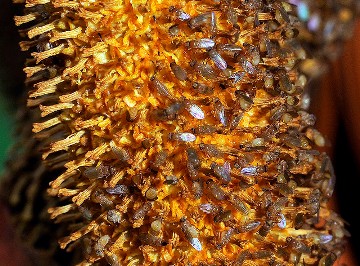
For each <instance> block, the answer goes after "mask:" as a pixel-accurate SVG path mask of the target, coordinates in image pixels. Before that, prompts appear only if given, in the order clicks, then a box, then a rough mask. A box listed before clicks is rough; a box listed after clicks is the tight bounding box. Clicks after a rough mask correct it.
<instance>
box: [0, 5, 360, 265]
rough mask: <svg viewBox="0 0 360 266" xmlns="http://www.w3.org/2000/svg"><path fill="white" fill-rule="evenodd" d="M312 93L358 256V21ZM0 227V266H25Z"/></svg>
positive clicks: (7, 57)
mask: <svg viewBox="0 0 360 266" xmlns="http://www.w3.org/2000/svg"><path fill="white" fill-rule="evenodd" d="M20 10H21V8H20V6H16V5H13V4H12V3H11V1H10V0H1V1H0V171H2V169H3V166H4V161H5V159H6V157H7V156H8V151H9V148H10V146H11V143H12V142H13V141H14V139H15V136H14V135H13V134H14V133H13V132H14V120H15V114H16V109H17V102H18V98H19V97H20V96H21V95H22V94H23V92H24V88H23V81H24V79H25V75H24V74H23V71H22V67H23V64H24V61H25V54H24V53H22V52H20V49H19V46H18V42H19V41H20V38H19V35H18V32H17V29H16V27H15V25H14V22H13V16H14V15H15V14H20ZM312 89H313V91H312V94H313V95H312V104H311V111H312V112H313V113H314V114H315V115H316V116H317V128H318V129H319V130H320V132H322V133H323V134H324V135H325V136H326V138H327V139H328V141H329V144H330V145H329V146H327V147H326V148H325V150H326V152H328V154H329V155H330V156H331V158H332V160H333V164H334V167H335V172H336V175H337V183H336V191H335V198H336V201H335V203H334V204H335V206H336V208H338V211H339V213H340V215H341V216H342V217H343V218H344V219H345V220H346V222H347V223H348V224H349V225H348V230H349V231H350V233H351V235H352V237H351V239H350V241H351V246H352V249H353V253H354V254H360V226H359V225H360V215H359V212H360V167H359V165H360V23H357V27H356V29H355V34H354V36H353V38H352V39H351V40H349V41H348V42H347V43H346V45H345V48H344V53H343V55H342V56H341V58H340V59H339V60H337V61H336V62H333V63H332V64H331V67H330V69H329V72H328V73H327V74H326V75H325V76H324V77H323V78H322V79H321V80H319V82H316V83H314V84H313V86H312ZM0 209H1V206H0ZM0 215H1V216H2V217H5V216H4V215H6V213H4V214H3V211H1V212H0ZM0 227H1V230H0V232H2V233H0V266H2V265H7V266H13V265H25V264H24V258H23V257H22V256H21V254H20V253H14V252H15V251H14V246H15V245H16V243H14V241H13V240H10V239H11V230H10V229H9V228H8V227H7V225H6V222H5V221H4V219H1V223H0ZM4 227H5V228H6V229H5V230H4ZM4 239H6V240H5V241H4ZM4 243H5V244H4ZM19 252H21V251H19ZM9 254H11V256H9ZM16 254H17V255H16ZM7 257H10V259H9V258H7ZM7 259H9V260H7ZM2 263H3V264H2ZM356 265H357V264H356Z"/></svg>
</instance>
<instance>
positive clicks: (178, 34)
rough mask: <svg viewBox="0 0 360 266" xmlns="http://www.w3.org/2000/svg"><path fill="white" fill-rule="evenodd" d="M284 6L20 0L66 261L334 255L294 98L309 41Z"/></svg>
mask: <svg viewBox="0 0 360 266" xmlns="http://www.w3.org/2000/svg"><path fill="white" fill-rule="evenodd" d="M292 2H294V1H289V2H286V1H278V0H272V1H270V0H269V1H260V0H251V1H240V0H237V1H230V0H218V1H216V0H198V1H194V0H193V1H191V0H189V1H184V0H181V1H176V2H175V1H169V0H157V1H155V0H133V1H127V0H124V1H119V0H117V1H115V0H101V1H99V0H98V1H96V0H95V1H90V0H89V1H88V0H83V1H76V0H75V1H68V0H53V1H51V0H27V1H26V3H25V6H26V8H25V14H24V15H21V16H18V17H16V18H15V22H16V24H18V25H19V26H20V25H22V24H24V25H25V27H24V29H23V30H22V33H24V34H26V35H27V37H28V38H29V40H26V41H23V42H21V44H20V45H21V48H22V49H23V50H29V51H30V54H31V57H32V58H31V59H29V60H28V62H27V63H26V67H25V69H24V71H25V73H26V74H27V76H28V80H27V85H28V86H29V87H30V88H31V90H30V91H29V99H28V106H29V107H35V106H39V109H40V111H41V117H42V118H41V119H40V120H39V121H37V122H35V123H34V124H33V132H34V136H35V137H36V138H38V139H41V143H42V159H43V160H44V163H45V166H46V167H50V169H62V172H61V173H60V174H59V175H58V176H57V177H55V178H54V180H52V181H51V182H50V187H49V188H48V190H47V193H48V195H50V196H52V197H53V198H54V199H56V203H55V204H53V207H51V208H49V209H48V212H49V213H50V216H51V219H54V220H55V221H56V222H57V223H59V224H61V225H62V226H64V228H65V227H66V226H68V225H69V226H70V228H71V229H72V232H71V233H70V234H69V235H68V236H64V237H63V238H61V239H60V240H59V243H60V246H61V248H64V249H66V248H67V249H69V250H72V249H81V250H82V251H83V253H84V255H83V261H82V262H81V263H80V264H79V265H107V264H110V265H227V264H230V265H294V264H295V263H300V264H299V265H326V266H328V265H332V263H333V262H334V261H335V260H336V258H337V257H338V256H339V255H340V254H341V253H342V251H343V248H344V243H345V238H344V235H345V234H346V230H345V229H344V227H343V226H344V224H343V221H342V220H341V218H340V217H338V216H337V214H336V213H334V212H333V211H332V210H331V209H329V208H328V206H327V201H328V199H329V198H330V197H331V196H332V192H333V189H334V182H335V176H334V171H333V169H332V166H331V162H330V160H329V158H328V156H327V155H326V154H324V153H320V152H319V151H318V150H317V146H323V145H324V143H325V140H324V137H322V135H321V134H320V133H319V132H318V131H317V130H316V129H315V128H313V126H314V123H315V117H314V116H313V115H311V114H309V113H308V112H307V111H306V105H307V103H306V99H305V100H304V99H303V95H304V90H305V89H307V84H308V81H307V80H308V76H307V75H309V73H305V72H306V71H304V68H300V66H304V65H303V63H304V62H305V60H307V59H308V58H307V51H306V50H305V49H304V48H303V47H304V46H303V44H304V43H307V44H311V41H314V38H310V39H309V38H304V36H306V35H304V34H301V35H300V37H301V38H299V37H297V36H298V33H299V32H300V33H304V32H305V33H306V32H309V30H310V31H311V28H310V29H309V28H306V27H304V22H306V21H307V20H309V18H307V17H306V18H304V16H302V13H300V11H301V10H299V9H297V8H296V3H292ZM349 6H350V4H349ZM308 11H309V10H308ZM350 13H351V12H350ZM351 14H352V13H351ZM351 19H352V17H349V20H344V21H343V22H344V24H346V23H348V22H349V23H350V21H351ZM326 41H327V43H330V42H331V41H333V39H329V40H326ZM315 43H318V42H317V40H315ZM320 47H321V45H320ZM319 49H320V48H319ZM45 166H44V167H45ZM79 216H81V219H80V218H79ZM75 222H76V224H74V223H75Z"/></svg>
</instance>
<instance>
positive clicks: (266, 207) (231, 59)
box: [99, 1, 334, 265]
mask: <svg viewBox="0 0 360 266" xmlns="http://www.w3.org/2000/svg"><path fill="white" fill-rule="evenodd" d="M249 2H250V4H249V5H251V6H252V7H254V6H257V5H260V4H259V3H260V2H259V1H249ZM221 3H222V4H223V8H224V10H225V11H224V12H223V13H224V14H225V17H226V19H227V21H228V22H229V23H231V24H232V25H233V32H232V33H231V35H230V36H228V39H229V40H231V41H230V42H229V43H217V42H216V38H217V35H218V34H219V30H218V27H217V23H218V21H217V15H216V13H215V11H210V12H206V13H203V14H200V15H197V16H195V17H191V16H190V15H189V14H187V13H186V12H184V11H183V10H181V9H178V8H176V7H171V8H170V9H169V11H170V13H171V14H173V16H174V17H175V20H176V21H177V24H175V25H173V26H171V27H170V29H169V34H170V35H172V36H176V35H177V34H179V31H180V28H181V27H179V24H180V23H183V24H186V25H187V27H188V28H189V29H191V30H194V31H201V32H203V33H204V34H205V33H207V34H209V36H208V37H203V38H200V39H196V40H191V41H187V42H186V43H185V47H186V49H187V50H188V51H189V53H190V52H192V51H194V58H196V57H197V54H198V53H201V54H202V55H203V54H205V55H206V58H207V59H206V60H209V61H206V60H205V61H204V62H200V61H196V60H193V61H191V62H190V64H189V66H188V69H185V68H184V67H182V66H181V65H179V64H177V63H176V62H172V63H170V69H171V72H172V74H173V75H174V76H175V78H176V79H177V80H178V81H179V82H180V83H181V84H184V83H189V82H190V83H191V88H192V89H193V91H194V92H195V93H196V94H198V95H203V96H206V97H207V98H204V99H205V100H200V101H194V100H189V99H186V98H184V97H182V98H177V97H175V96H174V95H173V94H172V92H171V91H170V90H169V89H168V87H167V86H166V84H165V83H164V82H162V81H161V80H160V79H159V78H157V77H156V75H154V76H153V77H152V78H151V79H150V84H151V86H152V87H153V88H154V89H155V91H156V92H157V93H158V94H159V95H160V96H163V97H165V99H166V101H168V102H170V104H169V105H168V106H167V107H166V108H164V109H156V110H154V112H153V118H154V119H155V120H157V121H163V122H167V121H171V120H176V119H177V117H178V115H179V114H180V113H181V112H183V111H185V112H187V113H188V114H189V115H190V116H191V117H192V118H193V119H195V120H198V122H200V121H205V120H206V115H207V114H206V113H205V111H204V110H203V109H202V107H201V105H207V106H209V105H211V106H212V107H213V112H212V113H213V115H214V116H215V118H216V119H217V121H218V123H217V124H216V125H209V124H202V125H201V124H200V125H199V126H197V127H195V128H193V129H192V130H191V131H189V132H174V133H170V134H169V135H168V139H169V140H170V141H176V142H181V143H185V144H188V145H189V147H187V148H186V149H185V154H186V158H187V160H186V169H187V172H188V175H189V177H190V182H191V184H192V186H191V188H190V190H191V191H192V192H191V193H192V195H193V196H194V198H195V199H200V198H202V196H203V195H204V190H206V192H205V193H206V196H207V197H208V198H211V199H212V201H209V202H207V203H202V204H200V205H199V210H200V211H201V212H203V213H204V214H205V215H211V216H212V217H213V218H212V219H213V222H214V223H221V222H224V223H226V224H230V225H231V226H228V227H227V229H226V230H224V231H223V232H221V233H220V235H219V237H218V239H217V240H216V243H215V247H216V249H221V248H223V247H224V246H226V245H227V244H228V243H229V242H230V241H231V239H232V237H233V236H235V235H237V234H241V233H248V232H254V236H255V237H256V238H257V239H259V240H261V239H264V238H265V237H266V236H267V235H268V234H269V232H270V231H271V229H272V228H274V227H275V226H277V227H278V228H279V229H284V228H286V227H287V218H286V216H285V215H284V214H283V209H284V208H285V207H286V205H287V203H288V197H287V196H289V195H292V194H293V195H294V194H295V191H294V189H293V188H291V187H289V186H288V185H286V184H278V186H274V189H275V188H277V189H278V190H279V194H280V195H284V197H279V198H278V199H277V200H275V201H274V200H273V199H272V196H271V193H270V192H265V193H263V195H262V196H261V197H260V196H259V202H261V203H260V205H261V208H260V209H261V210H262V211H263V212H265V217H266V219H265V220H263V219H260V218H259V219H255V220H253V221H248V222H246V223H244V224H240V225H239V224H234V222H232V221H234V219H233V218H234V217H233V213H232V211H231V210H226V209H224V208H223V207H221V204H216V202H219V203H221V202H224V201H228V202H230V204H231V206H232V207H233V208H235V209H236V210H237V211H239V212H240V213H242V214H243V215H245V216H246V215H249V213H250V212H251V211H253V210H252V209H253V208H259V207H258V206H256V204H255V203H254V202H250V203H249V202H246V201H244V200H242V199H240V198H239V197H237V196H236V195H233V194H231V193H229V192H227V190H226V189H224V188H226V186H227V185H228V184H230V183H231V182H232V181H233V175H234V172H237V174H238V175H239V176H241V177H242V178H243V180H246V182H247V183H248V184H247V185H249V186H251V185H254V184H255V183H256V182H257V180H258V177H259V176H260V175H261V174H262V173H265V172H266V171H267V169H266V166H261V165H255V166H254V165H251V164H249V162H247V163H248V164H247V165H246V164H244V162H243V161H242V163H235V164H234V165H233V167H234V168H235V169H234V170H233V169H232V166H231V163H230V162H229V161H226V160H225V161H223V163H221V164H220V163H216V162H212V163H211V164H210V169H207V172H206V174H207V175H211V176H213V177H215V180H213V179H208V180H206V181H203V180H202V179H200V178H199V172H200V171H203V169H202V161H201V158H200V156H199V151H200V152H201V153H202V154H203V155H204V156H206V157H207V158H225V156H227V157H229V156H235V157H241V156H240V155H241V154H242V151H255V152H259V151H260V152H262V153H263V154H264V157H263V159H264V160H265V161H269V162H270V161H274V160H278V159H279V157H280V152H279V151H267V150H266V143H267V141H269V140H270V139H271V138H273V137H274V136H275V135H276V132H278V131H279V129H280V126H279V124H280V122H279V121H280V120H284V119H285V118H287V116H286V115H288V116H290V117H291V118H296V117H299V116H300V117H301V115H299V113H298V112H297V108H296V107H295V106H296V104H297V103H298V101H296V100H294V99H297V98H296V97H293V96H291V95H292V94H296V93H299V92H298V91H296V89H294V87H295V86H294V85H293V84H292V81H291V80H290V78H289V76H288V75H287V74H286V71H284V70H283V68H281V69H277V70H274V72H277V75H276V77H277V78H276V81H275V75H274V74H272V73H271V72H269V71H268V70H267V69H266V67H258V66H260V62H261V53H260V50H259V48H258V47H257V46H255V45H250V44H244V45H243V46H242V47H240V46H239V45H237V44H236V42H237V41H238V39H239V36H240V28H239V26H238V24H237V23H238V13H237V11H236V9H235V8H234V7H233V6H232V5H231V4H230V2H228V1H221ZM220 5H221V4H220ZM276 8H278V9H279V10H280V16H281V17H282V20H283V21H285V22H287V23H289V22H290V19H289V16H288V14H287V12H286V11H285V10H284V8H283V7H282V6H281V5H276ZM269 10H271V8H269ZM255 17H256V19H255V21H254V23H255V25H254V26H255V27H256V26H259V25H260V20H261V19H259V16H258V15H256V16H255ZM291 37H293V36H291ZM265 44H266V53H267V55H268V56H274V54H276V52H275V51H278V50H279V49H280V48H279V47H280V46H279V44H276V43H275V42H274V41H270V40H265ZM199 51H201V52H199ZM209 62H211V64H210V63H209ZM235 66H236V68H237V69H242V70H241V71H236V70H235V69H236V68H235ZM189 69H190V70H191V71H192V72H191V73H189ZM264 69H265V70H264ZM194 73H195V74H194ZM191 74H192V75H197V77H198V78H197V80H196V81H192V80H191ZM249 77H250V80H251V78H253V79H257V80H259V79H262V80H263V84H264V87H265V88H274V87H275V86H276V85H277V86H276V88H277V89H278V94H279V95H280V97H282V98H285V99H286V101H287V105H280V106H278V107H277V108H275V109H274V110H273V111H272V116H271V118H270V122H273V124H272V125H270V126H269V127H267V128H265V129H264V130H262V131H259V132H260V133H259V136H258V137H256V138H255V139H254V140H253V141H251V142H250V143H247V144H245V145H243V144H241V145H239V149H233V148H226V147H218V146H216V145H214V144H205V143H201V144H199V145H198V148H199V151H198V150H197V149H195V148H193V147H190V146H191V143H193V142H195V141H196V139H197V136H198V135H201V134H214V133H217V134H224V132H228V131H226V129H230V130H234V129H236V128H237V127H238V124H239V123H240V121H241V119H242V116H243V113H244V112H246V111H248V110H249V109H250V108H251V107H252V106H253V105H254V100H253V97H254V95H255V94H254V90H255V89H254V88H252V89H251V90H250V91H243V90H236V92H235V96H236V99H237V103H236V104H234V108H231V109H232V110H231V111H229V108H227V107H226V106H225V105H224V104H223V103H222V102H221V100H220V99H219V98H218V97H216V95H215V93H214V91H215V89H214V86H215V84H217V86H218V87H219V88H221V89H226V88H227V87H229V86H233V87H236V86H239V87H240V84H242V83H243V82H245V83H246V82H247V81H246V78H248V80H249ZM201 80H203V81H204V82H201ZM207 81H210V82H211V84H213V85H214V86H211V85H208V84H209V82H207ZM209 96H211V97H209ZM209 99H210V100H209ZM301 118H302V120H301V119H300V121H302V122H301V123H303V124H304V126H309V125H312V124H313V121H307V120H306V119H308V120H309V119H310V118H309V116H306V114H303V116H302V117H301ZM310 120H311V119H310ZM280 139H281V141H282V142H283V143H284V144H285V146H287V147H288V148H296V149H303V148H307V146H306V139H305V140H303V136H302V135H301V134H298V133H297V132H296V130H295V132H292V133H291V132H290V133H289V134H287V133H284V134H283V135H282V136H280ZM111 148H112V150H113V151H114V153H115V154H116V155H117V157H119V158H120V159H121V160H122V161H124V162H125V161H129V160H130V156H129V154H128V153H127V152H126V150H125V149H122V148H120V147H116V145H114V144H113V145H112V147H111ZM168 156H169V155H168V154H167V152H165V151H161V152H159V153H158V154H156V155H155V157H154V159H153V160H152V163H151V166H150V168H151V169H152V170H154V171H159V169H161V166H162V165H164V164H165V163H166V160H167V159H168ZM305 157H306V156H305ZM308 158H309V157H306V158H305V159H308ZM239 161H241V160H239ZM245 161H246V160H245ZM286 167H287V166H286V163H285V166H284V169H283V171H281V170H279V173H280V174H281V173H282V172H285V171H286V170H287V168H286ZM327 170H328V169H327ZM324 172H325V170H324ZM165 179H166V180H165V181H164V184H166V185H177V184H178V183H179V178H178V177H176V176H166V178H165ZM328 189H331V188H328ZM106 191H107V193H109V194H112V195H118V196H120V197H125V196H129V194H130V190H129V188H128V187H127V186H126V185H117V186H116V187H114V188H109V189H107V190H106ZM314 191H316V192H319V191H320V190H318V189H317V190H314ZM319 193H320V192H319ZM319 193H312V194H311V193H310V194H309V195H308V198H307V201H306V202H305V204H304V205H306V206H307V207H306V208H307V210H306V211H307V212H308V213H312V214H316V212H317V211H318V209H319V202H320V196H319ZM145 197H146V199H147V201H146V202H145V203H144V204H143V205H142V206H141V207H140V208H138V209H137V210H135V211H134V212H133V214H132V216H131V217H130V220H132V221H137V220H141V219H144V218H145V217H146V216H147V214H148V213H149V212H150V211H151V210H152V208H153V204H154V201H155V200H156V199H157V190H156V188H155V187H150V188H149V189H148V190H147V191H146V193H145ZM214 202H215V203H214ZM107 219H108V221H110V222H113V223H120V222H121V220H122V214H121V213H120V212H119V211H116V210H110V211H108V217H107ZM294 223H295V225H296V224H298V225H299V226H298V227H299V228H301V226H302V225H303V224H304V223H305V218H304V216H301V215H296V217H295V222H294ZM162 227H163V221H162V219H161V218H159V219H156V220H154V221H153V222H152V223H151V226H150V229H149V231H148V232H147V233H144V234H141V235H140V236H139V237H140V239H141V241H142V242H143V243H144V244H146V245H152V246H164V245H166V244H167V241H165V240H164V239H163V238H162V237H161V230H162ZM179 227H180V229H181V231H182V232H183V234H184V236H185V238H186V239H187V241H188V242H189V244H190V245H191V246H192V247H193V248H194V249H195V250H197V251H201V250H203V243H202V240H201V237H200V233H199V230H198V229H197V228H196V227H195V226H194V225H192V224H191V223H190V221H189V219H188V218H187V217H183V218H181V219H180V221H179ZM323 239H324V240H323V243H322V244H325V243H327V242H329V241H331V240H332V238H331V236H330V235H326V236H323ZM99 241H100V240H99ZM105 242H107V241H105ZM99 246H103V245H101V244H99ZM284 248H287V249H289V250H291V251H292V252H294V253H297V254H302V253H304V254H310V253H311V250H310V248H309V247H308V246H307V245H306V244H304V243H303V242H302V241H300V240H297V239H295V238H292V237H288V238H287V241H286V243H285V244H284ZM99 250H101V248H100V249H99ZM273 257H274V252H272V251H268V250H263V251H257V252H250V251H249V250H245V251H243V252H241V253H240V254H239V255H238V257H237V259H236V263H237V264H236V265H242V264H243V262H244V261H245V260H251V259H264V258H266V259H270V258H273ZM322 260H324V261H325V264H324V265H330V264H329V263H331V262H332V261H333V260H334V257H333V256H332V255H326V256H324V257H323V258H322ZM274 265H276V264H274Z"/></svg>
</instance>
